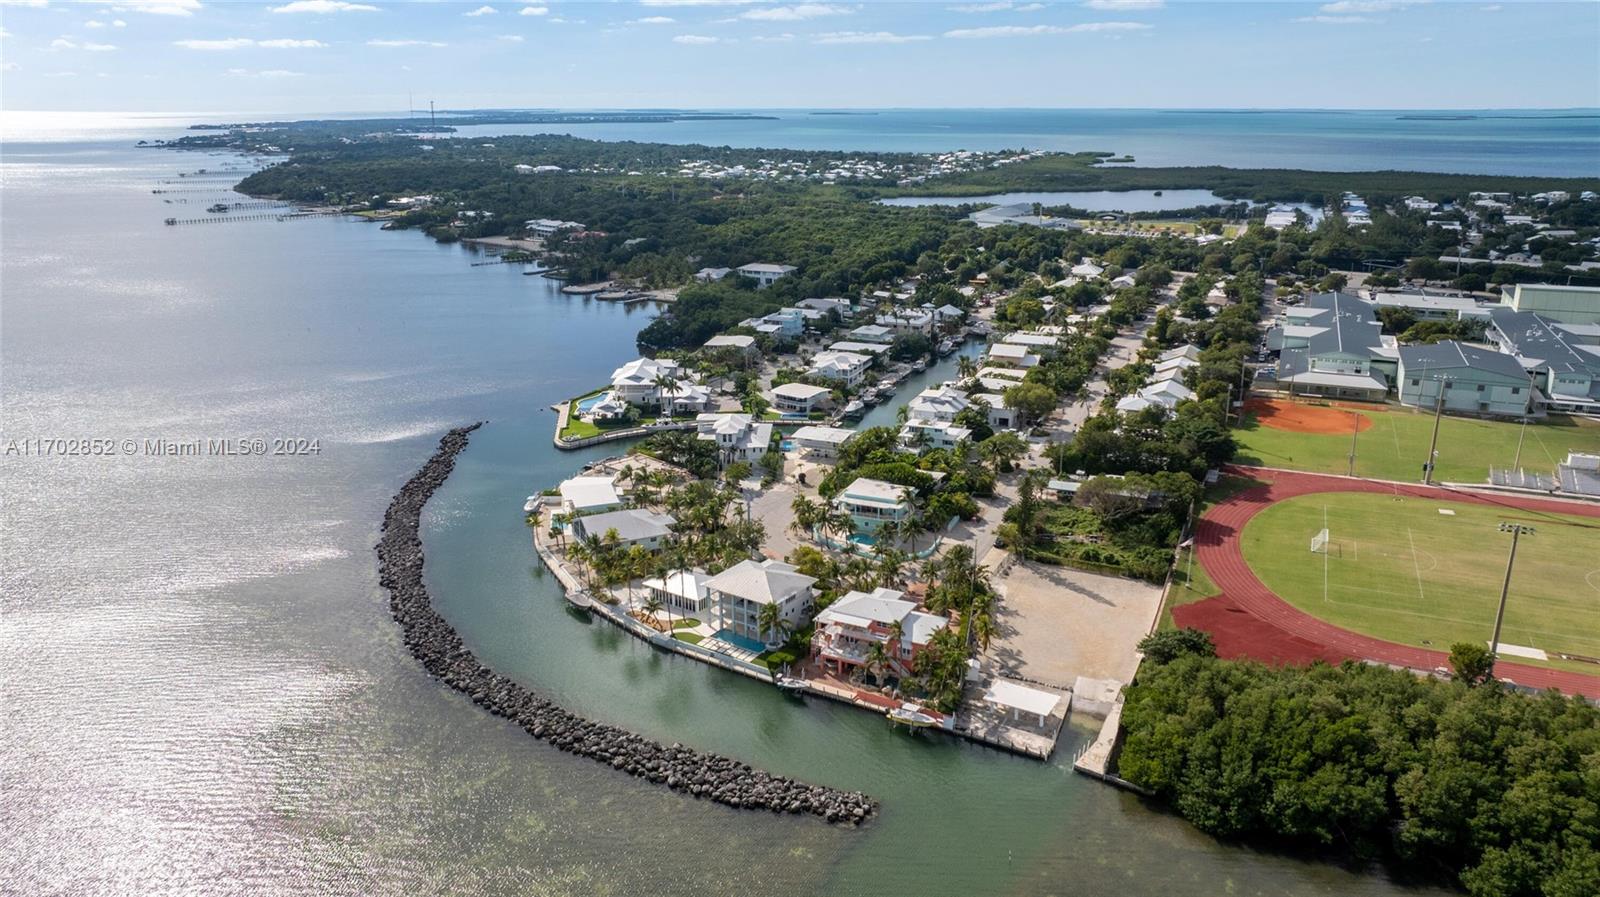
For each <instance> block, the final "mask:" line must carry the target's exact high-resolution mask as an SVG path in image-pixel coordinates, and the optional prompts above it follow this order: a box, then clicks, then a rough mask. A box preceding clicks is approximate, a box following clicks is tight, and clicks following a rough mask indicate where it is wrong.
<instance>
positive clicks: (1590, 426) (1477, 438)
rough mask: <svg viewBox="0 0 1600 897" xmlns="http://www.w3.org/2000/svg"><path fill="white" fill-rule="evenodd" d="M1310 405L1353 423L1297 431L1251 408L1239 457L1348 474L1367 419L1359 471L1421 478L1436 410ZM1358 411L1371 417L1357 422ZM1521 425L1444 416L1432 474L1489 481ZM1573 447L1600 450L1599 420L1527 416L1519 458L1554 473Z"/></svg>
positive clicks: (1504, 462) (1505, 461)
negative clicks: (1491, 470)
mask: <svg viewBox="0 0 1600 897" xmlns="http://www.w3.org/2000/svg"><path fill="white" fill-rule="evenodd" d="M1299 404H1302V405H1304V404H1306V403H1299ZM1312 407H1313V408H1316V407H1320V408H1325V409H1326V410H1327V413H1328V414H1333V413H1334V412H1335V411H1337V412H1339V413H1340V417H1342V418H1343V419H1344V420H1345V421H1347V423H1344V422H1341V423H1340V425H1339V429H1340V431H1339V432H1331V433H1316V432H1294V431H1292V430H1289V429H1283V428H1281V425H1278V426H1274V425H1269V424H1266V423H1263V422H1262V421H1261V420H1259V419H1258V413H1257V412H1255V411H1247V412H1246V414H1245V420H1244V423H1243V424H1241V425H1240V426H1238V427H1236V428H1235V429H1234V431H1233V436H1234V439H1235V440H1236V441H1237V442H1238V443H1239V454H1238V456H1237V457H1236V458H1235V459H1234V460H1235V461H1237V462H1238V463H1241V464H1249V465H1253V466H1260V467H1285V468H1289V469H1291V470H1306V471H1311V472H1313V473H1334V474H1345V473H1348V472H1349V455H1350V444H1351V432H1352V430H1353V429H1354V428H1355V427H1356V426H1361V427H1362V429H1361V430H1360V431H1359V432H1358V433H1356V434H1355V452H1356V465H1355V473H1356V476H1360V477H1366V478H1368V479H1377V480H1398V481H1401V482H1419V481H1421V479H1422V463H1423V461H1425V460H1426V458H1427V454H1428V442H1429V439H1430V438H1431V436H1432V434H1433V415H1431V414H1425V413H1420V412H1416V411H1413V410H1411V409H1409V408H1402V407H1400V406H1397V405H1379V406H1373V407H1372V408H1370V409H1368V408H1362V407H1361V406H1358V405H1355V404H1344V405H1339V406H1337V409H1334V408H1332V407H1329V406H1312ZM1358 419H1360V420H1364V421H1365V422H1366V423H1365V424H1358V423H1357V420H1358ZM1521 430H1522V424H1521V423H1519V422H1516V421H1488V420H1477V419H1474V418H1464V417H1450V416H1448V415H1447V416H1445V417H1444V418H1442V419H1441V421H1440V425H1439V447H1438V452H1439V460H1438V467H1437V470H1436V472H1435V474H1434V481H1435V482H1460V483H1483V482H1486V481H1487V480H1488V477H1489V468H1490V467H1491V466H1493V467H1510V466H1511V464H1512V461H1513V460H1514V459H1516V457H1517V440H1518V437H1519V435H1520V432H1521ZM1569 451H1580V452H1600V422H1595V421H1589V420H1583V419H1580V418H1571V417H1564V416H1555V415H1553V416H1551V417H1549V418H1547V419H1546V420H1544V421H1537V422H1534V423H1530V424H1528V427H1527V435H1526V437H1525V438H1524V440H1523V445H1522V459H1521V466H1522V467H1523V468H1524V469H1527V470H1530V471H1540V472H1544V473H1549V472H1551V471H1553V470H1555V467H1556V465H1557V464H1558V463H1560V462H1561V461H1563V460H1565V459H1566V456H1567V452H1569Z"/></svg>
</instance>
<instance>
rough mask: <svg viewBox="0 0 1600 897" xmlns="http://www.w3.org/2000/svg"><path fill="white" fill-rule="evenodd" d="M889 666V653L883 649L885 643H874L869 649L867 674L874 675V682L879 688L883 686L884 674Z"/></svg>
mask: <svg viewBox="0 0 1600 897" xmlns="http://www.w3.org/2000/svg"><path fill="white" fill-rule="evenodd" d="M888 666H889V652H888V651H885V650H884V648H883V642H873V643H872V645H871V646H870V647H868V648H867V663H866V669H867V672H869V673H871V674H872V681H873V683H874V684H876V685H878V686H882V685H883V673H884V670H885V669H886V668H887V667H888Z"/></svg>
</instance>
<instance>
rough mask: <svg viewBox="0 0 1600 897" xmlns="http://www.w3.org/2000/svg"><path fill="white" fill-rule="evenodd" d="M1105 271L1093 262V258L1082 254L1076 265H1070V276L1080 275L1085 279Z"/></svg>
mask: <svg viewBox="0 0 1600 897" xmlns="http://www.w3.org/2000/svg"><path fill="white" fill-rule="evenodd" d="M1104 273H1106V269H1105V268H1102V267H1101V266H1099V265H1097V264H1095V263H1094V259H1092V258H1089V257H1088V256H1084V257H1083V259H1082V260H1080V261H1079V262H1078V263H1077V264H1076V265H1073V266H1072V276H1073V277H1082V278H1084V279H1085V280H1087V279H1089V278H1092V277H1099V276H1100V275H1102V274H1104Z"/></svg>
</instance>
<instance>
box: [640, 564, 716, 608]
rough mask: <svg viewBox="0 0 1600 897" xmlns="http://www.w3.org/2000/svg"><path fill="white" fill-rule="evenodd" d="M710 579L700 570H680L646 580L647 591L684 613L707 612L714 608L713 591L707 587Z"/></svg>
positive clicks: (665, 604)
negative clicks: (712, 601)
mask: <svg viewBox="0 0 1600 897" xmlns="http://www.w3.org/2000/svg"><path fill="white" fill-rule="evenodd" d="M707 579H709V577H707V576H706V575H705V574H704V573H702V572H700V571H699V570H678V571H676V572H674V573H672V574H670V575H668V576H666V577H664V578H663V577H655V578H652V579H647V580H645V581H644V583H643V585H644V588H645V591H646V592H647V593H648V594H650V595H654V596H655V597H656V598H658V599H660V600H661V603H662V604H663V605H664V606H666V607H670V608H672V609H674V610H676V611H679V612H681V613H683V614H686V615H687V614H695V615H699V614H706V613H707V612H709V611H711V610H714V609H715V607H714V606H713V605H712V603H711V592H710V590H709V589H707V588H706V581H707Z"/></svg>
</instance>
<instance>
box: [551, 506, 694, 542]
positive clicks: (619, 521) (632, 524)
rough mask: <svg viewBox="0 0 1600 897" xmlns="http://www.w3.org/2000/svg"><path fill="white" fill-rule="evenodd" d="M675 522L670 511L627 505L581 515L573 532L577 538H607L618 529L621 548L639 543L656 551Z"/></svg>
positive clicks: (574, 523) (575, 522)
mask: <svg viewBox="0 0 1600 897" xmlns="http://www.w3.org/2000/svg"><path fill="white" fill-rule="evenodd" d="M676 522H677V521H675V520H673V518H672V515H671V514H658V513H656V512H654V511H647V510H644V509H642V508H627V509H624V510H618V511H607V512H605V513H603V514H590V515H588V516H586V517H578V518H576V519H575V520H573V521H572V535H573V536H574V537H575V538H578V539H587V538H589V537H591V536H592V537H594V538H596V539H605V538H606V537H607V536H608V535H609V534H610V533H612V532H615V533H616V534H617V539H618V544H619V545H620V546H621V547H622V548H631V547H633V546H635V545H637V546H639V547H640V548H643V549H646V550H647V551H655V550H657V549H659V548H660V547H661V546H662V545H663V544H664V543H665V542H666V540H667V539H668V538H669V537H670V536H671V535H672V524H674V523H676Z"/></svg>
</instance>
